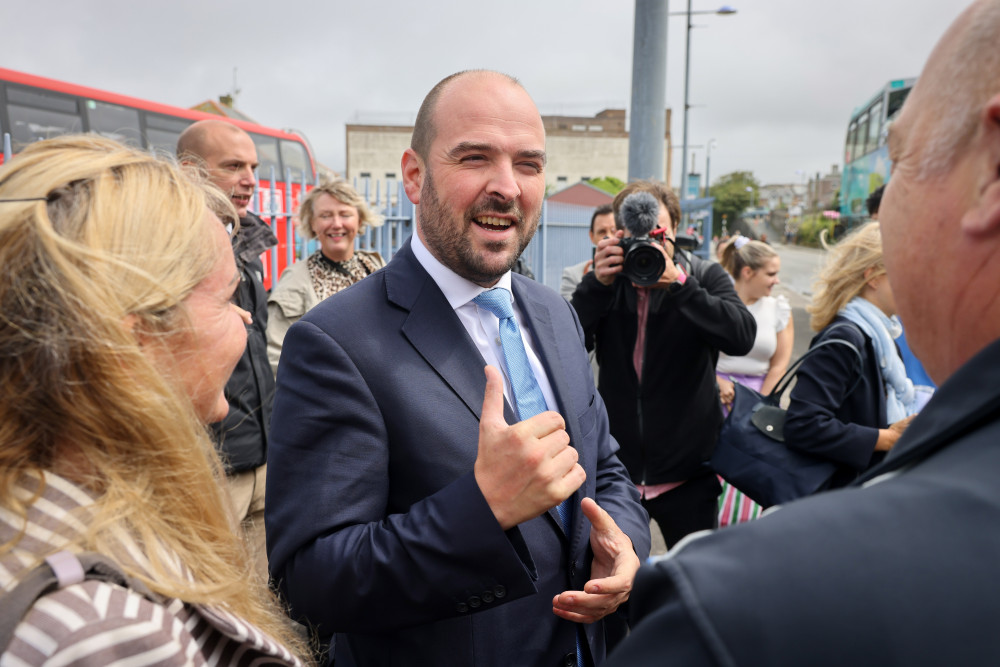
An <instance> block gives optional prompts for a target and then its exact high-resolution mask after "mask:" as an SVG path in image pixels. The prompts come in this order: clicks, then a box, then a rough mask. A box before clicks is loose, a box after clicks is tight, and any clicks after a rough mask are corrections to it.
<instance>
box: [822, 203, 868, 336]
mask: <svg viewBox="0 0 1000 667" xmlns="http://www.w3.org/2000/svg"><path fill="white" fill-rule="evenodd" d="M869 270H871V272H870V273H869ZM884 274H885V264H884V263H883V261H882V234H881V232H880V231H879V224H878V223H877V222H869V223H867V224H865V225H862V226H861V227H859V228H858V229H856V230H854V231H853V232H851V233H850V234H848V235H847V236H845V237H844V239H843V240H842V241H841V242H840V243H838V244H837V245H835V246H833V247H832V248H831V249H830V251H829V253H828V254H827V257H826V262H825V264H824V266H823V269H822V270H821V271H820V274H819V276H818V277H817V279H816V282H815V283H814V284H813V299H812V303H811V304H810V305H809V306H808V307H807V308H806V310H808V311H809V313H810V314H811V315H812V318H811V320H810V325H811V326H812V328H813V329H814V330H815V331H821V330H822V329H825V328H826V327H827V326H829V325H830V323H831V322H833V319H834V318H835V317H836V316H837V313H839V312H840V311H841V310H842V309H843V308H844V306H846V305H847V302H848V301H850V300H851V299H853V298H854V297H856V296H858V295H860V294H861V291H862V290H863V289H864V286H865V284H866V283H867V282H868V281H869V280H871V279H872V278H877V277H878V276H881V275H884Z"/></svg>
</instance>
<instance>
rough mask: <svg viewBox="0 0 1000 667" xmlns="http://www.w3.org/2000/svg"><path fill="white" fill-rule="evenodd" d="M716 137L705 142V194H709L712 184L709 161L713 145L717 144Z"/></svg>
mask: <svg viewBox="0 0 1000 667" xmlns="http://www.w3.org/2000/svg"><path fill="white" fill-rule="evenodd" d="M715 145H716V144H715V139H709V140H708V143H707V144H705V196H706V197H707V196H708V189H709V188H710V187H711V186H712V181H711V178H710V176H711V174H710V172H709V171H708V166H709V161H710V160H711V158H712V146H715Z"/></svg>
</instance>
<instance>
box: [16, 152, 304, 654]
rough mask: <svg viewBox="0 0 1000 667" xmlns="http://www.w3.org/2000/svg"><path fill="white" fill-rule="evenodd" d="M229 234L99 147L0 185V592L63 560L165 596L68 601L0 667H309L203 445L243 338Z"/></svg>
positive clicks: (204, 200) (55, 598)
mask: <svg viewBox="0 0 1000 667" xmlns="http://www.w3.org/2000/svg"><path fill="white" fill-rule="evenodd" d="M213 211H214V212H213ZM217 214H221V215H222V216H223V217H225V218H227V219H228V218H231V219H233V220H235V219H236V212H235V210H232V205H231V204H229V203H228V201H227V200H226V199H225V197H224V196H223V195H222V194H221V192H217V191H215V190H213V189H212V188H210V186H207V185H202V184H200V183H198V182H196V181H195V180H193V177H189V176H188V175H187V174H184V173H182V172H181V171H179V170H178V169H177V168H176V167H175V166H173V165H171V164H169V163H166V162H163V161H160V160H157V159H155V158H153V157H151V156H149V155H148V154H146V153H142V152H138V151H134V150H132V149H129V148H125V147H123V146H121V145H119V144H117V143H115V142H113V141H110V140H107V139H103V138H100V137H97V136H78V137H63V138H59V139H53V140H49V141H44V142H40V143H37V144H33V145H31V146H30V147H28V148H27V149H25V150H24V152H22V153H21V154H20V155H18V156H17V157H15V158H14V159H13V160H11V161H10V162H9V163H7V164H6V165H4V167H3V168H2V169H0V271H2V272H3V275H2V277H0V392H2V394H0V591H3V592H4V593H8V592H9V591H11V590H12V589H13V588H14V587H16V586H17V584H18V583H19V582H20V581H21V580H22V579H23V578H24V577H26V576H27V575H28V574H29V573H30V572H32V571H33V570H34V569H35V568H36V567H38V566H39V565H40V564H41V563H42V561H43V559H44V558H45V557H46V556H50V555H52V554H54V553H56V552H60V551H69V552H72V553H80V552H97V553H99V554H102V555H103V556H105V557H107V558H109V559H110V560H112V561H114V562H115V563H116V564H117V565H118V566H119V567H120V568H121V569H122V570H123V571H124V572H125V573H127V574H128V575H129V576H130V577H132V578H133V579H136V580H138V581H140V582H142V583H143V584H145V585H146V586H147V587H148V588H149V589H150V591H152V594H153V595H151V596H145V595H141V594H140V593H138V592H136V591H135V590H133V589H131V588H125V587H122V586H118V585H114V584H111V583H105V582H103V581H97V580H92V579H91V580H85V581H83V582H82V583H76V584H70V585H68V586H65V587H63V588H59V589H57V590H55V592H52V593H49V594H47V595H45V596H43V597H41V598H40V599H39V600H38V601H37V602H36V603H35V604H34V606H33V607H32V608H31V609H30V610H29V611H28V613H27V614H26V615H25V616H24V617H23V619H22V621H21V623H20V625H19V626H18V627H17V630H16V633H15V635H14V637H13V640H12V641H11V642H10V644H9V645H8V646H7V647H0V650H4V649H6V650H5V652H4V653H3V656H2V657H0V664H4V665H8V664H9V665H14V664H17V665H42V664H75V665H107V664H111V663H113V662H116V661H119V660H121V661H123V662H125V663H127V664H129V665H152V664H156V665H199V664H206V663H212V664H225V665H244V664H246V665H249V664H267V665H299V664H302V663H301V661H300V659H299V657H297V656H303V655H305V654H306V651H305V650H304V648H303V647H302V646H301V645H300V642H299V640H297V639H296V637H295V636H294V635H293V634H292V633H291V632H290V631H289V627H290V625H289V623H288V621H287V620H286V619H285V618H284V617H283V616H282V614H281V612H280V611H279V609H278V607H277V605H276V604H275V601H274V600H273V599H272V598H271V595H270V593H269V592H268V591H267V590H266V588H265V587H264V586H263V585H258V584H256V583H254V582H256V581H257V580H256V578H255V577H254V576H252V573H251V565H250V563H251V561H250V558H249V557H248V555H247V553H246V551H245V548H244V547H243V545H242V543H241V541H240V540H239V539H238V538H237V536H236V533H235V532H234V525H233V519H232V517H231V516H230V512H229V510H228V509H227V504H226V500H225V496H224V493H223V491H222V488H221V486H220V480H221V478H222V472H221V465H220V462H219V460H218V458H217V456H216V454H215V448H214V447H213V445H212V442H211V440H210V439H209V436H208V433H207V431H206V429H205V426H204V424H205V423H208V422H212V421H216V420H218V419H221V418H222V417H223V416H224V415H225V413H226V410H227V409H228V406H227V403H226V400H225V397H224V396H223V394H222V389H223V386H224V384H225V382H226V379H227V378H228V377H229V374H230V372H231V370H232V368H233V366H234V364H235V363H236V361H237V359H238V358H239V356H240V354H241V352H242V349H243V346H244V344H245V340H246V331H245V325H246V323H247V319H248V315H247V314H246V313H245V312H243V311H241V310H239V309H238V308H236V307H235V306H234V305H233V304H232V303H231V302H230V299H231V297H232V294H233V291H234V290H235V288H236V286H237V283H238V275H237V273H236V267H235V264H234V261H233V254H232V250H231V248H230V243H229V237H228V235H227V233H226V231H225V228H224V227H223V224H222V222H220V218H219V216H218V215H217Z"/></svg>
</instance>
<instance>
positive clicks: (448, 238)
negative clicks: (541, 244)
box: [420, 171, 541, 287]
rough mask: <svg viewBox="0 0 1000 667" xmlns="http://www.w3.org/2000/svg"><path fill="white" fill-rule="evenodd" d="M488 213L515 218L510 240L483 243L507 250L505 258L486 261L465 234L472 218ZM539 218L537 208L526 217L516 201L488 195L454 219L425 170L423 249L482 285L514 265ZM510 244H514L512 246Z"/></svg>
mask: <svg viewBox="0 0 1000 667" xmlns="http://www.w3.org/2000/svg"><path fill="white" fill-rule="evenodd" d="M491 213H500V214H511V213H513V214H514V215H515V216H516V218H517V221H516V223H515V225H516V227H515V231H516V236H515V239H514V240H513V241H492V242H488V243H487V244H486V247H487V249H488V250H489V251H490V252H492V253H500V252H503V251H505V250H506V251H507V253H508V254H507V256H506V257H505V258H502V259H498V260H496V261H494V262H493V263H490V262H489V261H488V259H487V257H486V256H485V255H483V254H481V253H479V252H477V251H476V250H475V248H473V246H472V243H471V242H470V241H469V239H468V238H467V234H466V230H468V228H469V226H470V225H474V224H476V223H475V222H473V218H477V217H480V216H483V215H489V214H491ZM540 218H541V211H539V213H538V215H537V216H536V217H535V219H534V220H531V221H526V220H525V217H524V213H523V211H521V207H520V206H519V205H518V203H517V201H509V202H503V201H500V200H497V199H496V198H491V199H490V200H487V201H486V202H482V203H477V204H476V205H475V206H473V207H472V208H471V209H470V210H469V211H467V212H466V216H465V218H464V219H462V220H455V219H454V218H452V217H451V216H450V214H449V212H448V211H447V210H445V209H444V207H442V206H441V201H440V200H439V199H438V196H437V188H435V187H434V179H433V178H432V177H431V173H430V171H428V172H427V174H426V177H425V179H424V185H423V188H422V189H421V192H420V229H421V231H422V232H423V241H424V243H425V244H426V246H427V249H428V250H430V252H431V254H432V255H434V257H436V258H437V259H438V261H440V262H441V263H442V264H444V265H445V266H447V267H448V268H449V269H451V270H452V271H454V272H455V273H457V274H458V275H460V276H462V277H463V278H465V279H466V280H469V281H471V282H473V283H475V284H477V285H481V286H483V287H490V286H492V285H495V284H496V282H497V281H498V280H499V279H500V278H501V276H503V275H504V274H505V273H507V272H508V271H510V270H511V269H512V268H513V267H514V264H516V263H517V259H518V257H520V256H521V253H522V252H523V251H524V249H525V248H526V247H527V246H528V243H530V242H531V238H532V237H533V236H534V234H535V230H536V229H537V228H538V221H539V219H540ZM512 244H516V245H517V247H516V249H515V248H513V247H512Z"/></svg>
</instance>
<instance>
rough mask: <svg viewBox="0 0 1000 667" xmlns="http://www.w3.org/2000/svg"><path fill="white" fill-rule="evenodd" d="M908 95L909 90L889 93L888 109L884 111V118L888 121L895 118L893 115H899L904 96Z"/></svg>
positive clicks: (904, 99)
mask: <svg viewBox="0 0 1000 667" xmlns="http://www.w3.org/2000/svg"><path fill="white" fill-rule="evenodd" d="M909 94H910V89H909V88H904V89H902V90H894V91H892V92H891V93H889V107H888V108H887V109H886V114H885V117H886V118H888V119H890V120H891V119H892V118H893V117H895V115H896V114H897V113H899V110H900V109H901V108H903V102H905V101H906V96H907V95H909Z"/></svg>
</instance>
